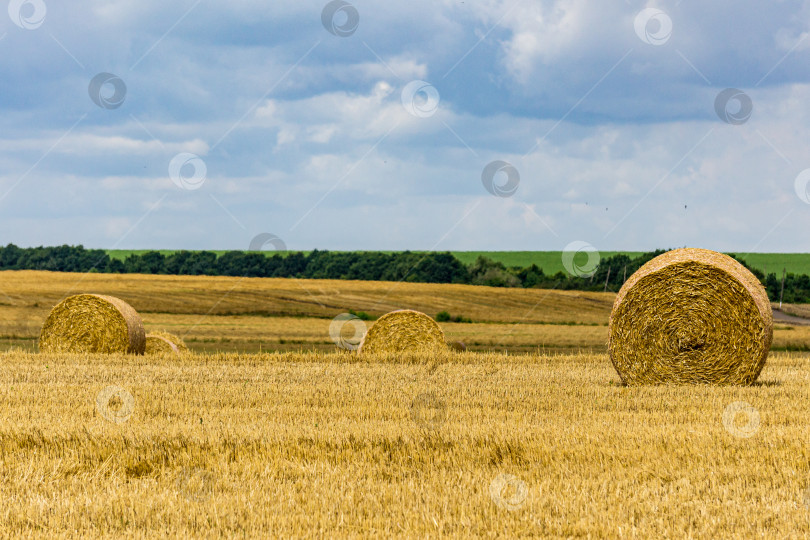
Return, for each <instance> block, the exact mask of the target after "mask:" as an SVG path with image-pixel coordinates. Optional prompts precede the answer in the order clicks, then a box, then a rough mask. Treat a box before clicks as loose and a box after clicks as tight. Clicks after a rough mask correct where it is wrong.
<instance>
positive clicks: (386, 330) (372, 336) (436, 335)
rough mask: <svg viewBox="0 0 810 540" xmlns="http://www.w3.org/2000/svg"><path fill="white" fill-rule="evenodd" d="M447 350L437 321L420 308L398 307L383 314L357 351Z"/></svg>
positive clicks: (364, 337) (367, 333)
mask: <svg viewBox="0 0 810 540" xmlns="http://www.w3.org/2000/svg"><path fill="white" fill-rule="evenodd" d="M439 350H444V351H446V350H447V345H446V343H445V340H444V332H442V329H441V327H439V325H438V323H436V321H434V320H433V319H431V318H430V317H429V316H428V315H425V314H424V313H422V312H420V311H413V310H411V309H402V310H397V311H392V312H390V313H386V314H385V315H383V316H382V317H380V318H379V319H377V321H376V322H375V323H374V325H373V326H372V327H371V328H370V329H369V331H368V332H366V335H365V336H363V340H362V341H361V342H360V349H359V352H361V353H390V352H406V351H439Z"/></svg>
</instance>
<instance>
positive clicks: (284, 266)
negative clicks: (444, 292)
mask: <svg viewBox="0 0 810 540" xmlns="http://www.w3.org/2000/svg"><path fill="white" fill-rule="evenodd" d="M665 251H666V250H657V251H654V252H650V253H645V254H643V255H640V256H638V257H633V258H631V257H629V256H627V255H622V254H618V255H613V256H611V257H607V258H605V259H602V260H601V261H600V264H599V266H598V267H597V268H596V271H595V272H593V273H591V274H589V275H587V276H582V277H580V276H572V275H569V274H568V273H566V272H562V271H559V272H556V273H554V274H547V273H545V272H544V271H543V269H542V268H539V267H538V266H537V265H535V264H532V265H530V266H527V267H519V266H512V267H507V266H505V265H504V264H503V263H501V262H498V261H493V260H491V259H489V258H486V257H483V256H482V257H478V259H477V260H476V261H475V262H473V263H471V264H464V263H462V262H461V261H460V260H458V259H457V258H456V257H455V256H454V255H453V254H452V253H449V252H443V253H442V252H430V253H415V252H411V251H403V252H396V253H381V252H376V251H356V252H343V251H341V252H335V251H321V250H315V251H312V252H309V253H306V254H305V253H302V252H293V253H283V254H282V253H274V254H272V255H270V254H267V253H262V252H245V251H228V252H225V253H223V254H221V255H217V254H216V253H214V252H211V251H176V252H173V253H171V254H170V255H164V254H162V253H160V252H158V251H148V252H145V253H143V254H131V255H129V256H127V257H126V258H125V259H124V260H123V261H122V260H119V259H114V258H112V257H110V256H109V254H108V253H107V252H106V251H104V250H101V249H85V248H84V247H83V246H55V247H34V248H21V247H18V246H15V245H14V244H9V245H7V246H5V247H0V269H2V270H51V271H55V272H102V273H112V274H127V273H137V274H173V275H209V276H245V277H287V278H289V277H295V278H301V279H357V280H366V281H408V282H419V283H462V284H470V285H487V286H491V287H523V288H541V289H561V290H584V291H614V292H615V291H618V290H619V288H620V287H621V286H622V285H623V284H624V281H625V280H626V279H627V278H628V277H629V276H631V275H632V274H633V272H635V271H636V270H638V269H639V268H640V267H641V266H642V265H643V264H644V263H646V262H647V261H649V260H650V259H652V258H654V257H656V256H658V255H660V254H661V253H664V252H665ZM732 257H734V255H732ZM735 258H736V257H735ZM737 260H738V261H739V262H740V263H742V264H743V265H744V266H746V268H749V270H751V271H752V272H753V273H754V275H755V276H756V277H757V278H759V280H760V281H761V282H762V284H763V285H764V286H765V289H766V290H767V291H768V296H769V297H770V299H771V300H773V301H779V300H780V295H781V296H782V300H783V301H784V302H787V303H807V302H810V277H808V276H807V275H806V274H792V273H788V274H787V275H786V276H785V277H784V291H783V290H782V289H783V284H782V281H783V280H782V278H781V276H777V275H776V274H768V275H767V276H766V275H764V274H763V273H762V272H761V271H759V270H757V269H752V268H750V267H749V266H748V265H747V264H746V263H745V262H744V261H742V260H740V259H737Z"/></svg>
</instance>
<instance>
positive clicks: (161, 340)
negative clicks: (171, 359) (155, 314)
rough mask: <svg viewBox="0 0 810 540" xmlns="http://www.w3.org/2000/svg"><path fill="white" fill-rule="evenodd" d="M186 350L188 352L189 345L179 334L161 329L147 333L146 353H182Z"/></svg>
mask: <svg viewBox="0 0 810 540" xmlns="http://www.w3.org/2000/svg"><path fill="white" fill-rule="evenodd" d="M184 352H188V347H186V344H185V343H184V342H183V339H182V338H180V337H179V336H175V335H174V334H171V333H169V332H161V331H154V332H149V333H148V334H146V351H145V353H146V354H165V353H175V354H180V353H184Z"/></svg>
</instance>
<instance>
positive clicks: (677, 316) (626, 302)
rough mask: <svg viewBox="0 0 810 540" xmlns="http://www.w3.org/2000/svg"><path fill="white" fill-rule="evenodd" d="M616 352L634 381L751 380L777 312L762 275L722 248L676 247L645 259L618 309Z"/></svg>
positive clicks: (612, 334) (613, 334)
mask: <svg viewBox="0 0 810 540" xmlns="http://www.w3.org/2000/svg"><path fill="white" fill-rule="evenodd" d="M608 332H609V338H608V339H609V340H608V349H609V351H610V359H611V361H612V362H613V365H614V367H615V368H616V371H617V372H618V373H619V376H620V377H621V379H622V381H624V382H625V383H627V384H659V383H681V384H682V383H708V384H719V385H726V384H751V383H753V382H754V381H755V380H756V379H757V377H758V376H759V373H760V372H761V371H762V368H763V367H764V365H765V360H766V359H767V358H768V350H769V349H770V347H771V340H772V338H773V312H772V311H771V304H770V301H769V300H768V295H767V294H766V292H765V289H764V288H763V287H762V284H760V282H759V280H758V279H757V278H756V277H755V276H754V275H753V274H752V273H751V272H749V271H748V270H747V269H746V268H745V267H744V266H742V265H741V264H740V263H738V262H737V261H735V260H734V259H732V258H731V257H728V256H727V255H723V254H722V253H717V252H715V251H710V250H706V249H693V248H684V249H676V250H673V251H669V252H667V253H664V254H663V255H660V256H658V257H656V258H654V259H653V260H651V261H650V262H648V263H647V264H645V265H644V266H642V267H641V268H640V269H639V270H638V271H637V272H636V273H635V274H633V275H632V276H631V277H630V279H628V280H627V282H626V283H625V284H624V286H623V287H622V288H621V290H620V291H619V294H618V296H617V297H616V301H615V302H614V304H613V312H612V313H611V315H610V324H609V329H608Z"/></svg>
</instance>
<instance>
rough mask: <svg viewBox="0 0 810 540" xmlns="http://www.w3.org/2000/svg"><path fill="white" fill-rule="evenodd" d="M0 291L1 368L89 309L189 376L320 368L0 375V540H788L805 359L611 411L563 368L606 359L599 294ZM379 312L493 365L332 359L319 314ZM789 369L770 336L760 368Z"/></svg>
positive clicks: (289, 286) (92, 365)
mask: <svg viewBox="0 0 810 540" xmlns="http://www.w3.org/2000/svg"><path fill="white" fill-rule="evenodd" d="M2 276H3V281H2V287H0V288H1V289H2V291H0V347H1V346H3V345H5V346H6V347H8V346H9V345H14V346H21V347H24V348H29V349H33V347H34V344H35V337H36V336H38V333H39V326H40V325H41V323H42V321H43V320H44V318H45V316H47V313H48V310H49V309H50V307H51V306H52V305H53V304H55V303H56V302H58V301H59V299H61V298H62V297H64V296H65V295H68V294H72V293H75V292H78V291H82V292H84V291H90V292H104V293H108V294H113V295H116V296H119V297H121V298H123V299H125V300H126V301H127V302H130V303H131V304H132V305H133V307H134V308H135V309H137V310H139V311H140V312H141V313H142V314H143V318H144V324H145V325H146V326H147V327H148V328H164V329H166V330H167V331H169V332H172V333H174V334H177V335H178V336H180V337H182V338H183V339H184V340H185V341H186V342H187V344H188V345H189V346H190V347H191V349H192V350H194V351H197V352H198V353H199V352H200V351H206V350H207V351H216V350H235V351H257V350H259V349H260V348H261V349H262V350H265V351H266V350H273V349H284V348H293V349H302V350H310V351H312V350H318V351H319V352H288V353H273V354H268V353H263V354H189V355H184V356H172V355H163V356H152V357H143V356H127V355H69V354H32V353H30V352H25V351H12V352H8V353H5V354H0V411H2V414H0V474H2V485H3V496H2V497H0V522H2V524H3V525H2V527H0V536H4V537H18V536H41V537H77V536H81V537H88V536H92V537H99V536H102V537H111V538H112V537H115V538H118V537H140V538H154V537H164V536H170V537H211V538H214V537H221V536H226V537H236V536H239V537H244V536H250V537H312V536H316V537H317V536H322V537H368V536H373V537H389V536H395V537H427V536H430V537H434V536H447V537H459V538H467V537H474V536H486V537H495V536H504V537H515V536H536V537H537V536H543V537H571V536H586V537H587V536H590V537H619V536H621V537H640V538H649V537H679V538H680V537H695V538H706V537H754V536H768V537H789V536H796V537H800V536H807V535H810V489H809V488H810V451H808V449H807V443H806V433H807V431H808V427H810V425H808V424H810V422H808V417H807V414H806V412H805V408H806V406H805V404H806V403H807V401H808V398H810V379H808V377H807V376H806V373H807V370H808V368H810V358H808V356H807V354H806V353H802V354H799V353H795V352H793V353H787V352H781V353H775V354H772V355H771V358H770V360H769V361H768V363H767V364H766V366H765V369H764V371H763V373H762V375H761V377H760V379H759V381H758V383H757V384H755V385H754V386H751V387H725V388H718V387H708V386H697V387H694V386H683V387H679V386H662V387H644V386H642V387H634V388H628V387H622V386H620V385H619V384H618V382H619V378H618V376H617V375H616V372H615V371H614V369H613V366H612V365H611V363H610V360H609V359H608V357H607V355H606V354H603V353H601V352H599V353H597V354H592V353H590V352H589V353H584V354H577V353H576V351H578V350H583V351H605V350H606V348H605V346H606V342H607V317H608V314H609V311H610V306H611V304H612V301H613V298H614V296H613V295H610V294H607V295H601V294H586V295H582V293H556V292H553V291H552V292H549V291H522V290H503V289H488V288H485V287H462V286H436V285H418V284H402V285H396V284H391V283H388V284H380V283H370V284H366V283H359V282H321V281H308V282H304V281H300V282H296V280H239V279H238V278H196V277H171V276H103V275H87V276H82V275H75V274H52V273H46V272H3V273H2ZM388 289H391V292H390V295H389V296H385V295H386V294H387V292H388ZM318 291H320V292H318ZM381 299H382V302H379V301H380V300H381ZM374 302H379V304H380V307H379V310H377V309H376V308H372V307H371V306H373V305H374ZM400 307H411V308H416V309H422V310H423V311H425V312H427V313H429V314H435V312H438V311H440V310H442V309H446V310H448V311H450V313H452V314H453V315H463V316H465V317H470V318H472V319H473V320H477V321H484V320H486V321H494V322H492V323H482V322H478V323H472V324H461V323H442V325H441V326H442V329H443V331H444V332H445V335H446V337H447V339H448V340H461V341H463V342H465V343H466V344H467V345H468V346H469V347H470V348H471V349H477V350H492V351H509V352H510V354H495V353H488V354H487V353H481V352H467V353H451V352H446V353H443V354H440V355H439V356H436V355H432V354H415V355H408V354H404V355H403V354H390V355H363V356H357V355H355V354H353V353H348V352H336V351H335V349H336V348H335V345H334V343H333V342H332V340H331V338H330V336H329V327H330V323H331V321H332V317H334V316H335V315H336V314H338V313H341V312H344V311H347V310H348V309H350V308H351V309H355V310H357V311H368V312H371V313H374V314H380V313H382V312H385V311H388V310H390V309H395V308H400ZM285 313H286V314H287V315H286V316H285ZM291 313H292V314H296V315H297V316H289V314H291ZM571 322H577V323H579V324H578V325H569V324H562V323H571ZM371 323H372V321H369V322H368V323H367V324H368V325H370V324H371ZM541 323H544V324H541ZM809 344H810V326H790V325H783V324H781V323H778V324H777V325H776V327H775V332H774V348H776V349H779V348H791V349H799V350H805V351H806V350H808V348H810V347H808V345H809ZM515 351H531V352H532V353H533V354H528V355H518V354H513V353H514V352H515ZM549 351H551V352H556V351H569V354H561V355H555V354H548V353H549ZM739 402H746V403H747V404H749V405H741V404H739ZM738 409H739V410H742V411H746V412H747V413H748V414H749V416H748V418H749V419H750V418H753V416H751V413H754V411H755V413H756V414H757V415H758V416H759V425H758V426H755V425H754V424H753V423H749V424H748V425H746V424H744V423H743V424H740V423H739V422H740V421H741V420H744V419H745V418H744V415H742V414H738V415H737V416H738V417H739V418H735V415H734V414H730V413H733V412H734V411H735V410H738ZM727 411H729V412H727ZM724 413H725V414H724ZM724 417H725V422H724ZM746 435H750V436H749V437H746Z"/></svg>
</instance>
